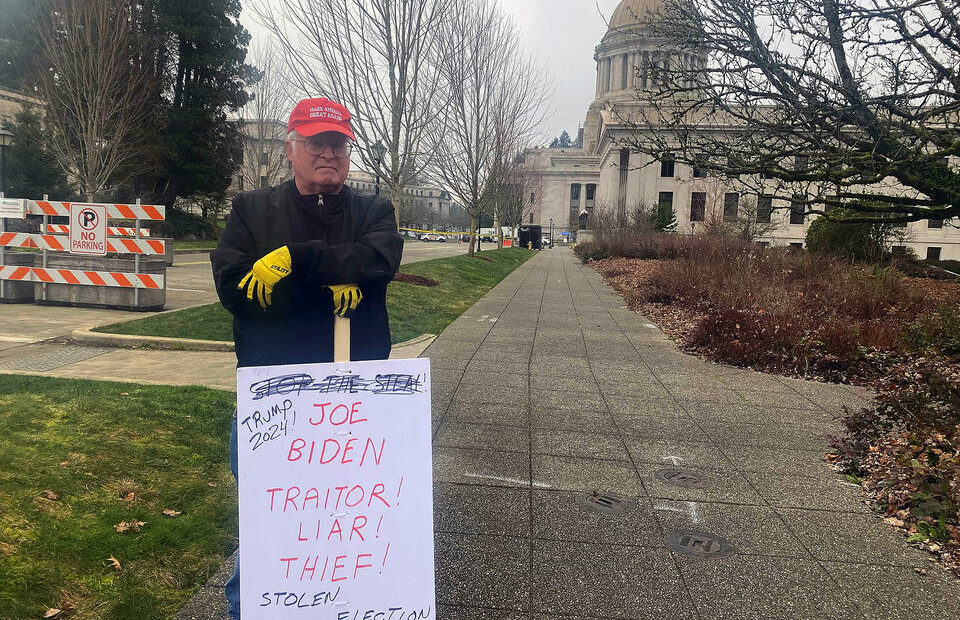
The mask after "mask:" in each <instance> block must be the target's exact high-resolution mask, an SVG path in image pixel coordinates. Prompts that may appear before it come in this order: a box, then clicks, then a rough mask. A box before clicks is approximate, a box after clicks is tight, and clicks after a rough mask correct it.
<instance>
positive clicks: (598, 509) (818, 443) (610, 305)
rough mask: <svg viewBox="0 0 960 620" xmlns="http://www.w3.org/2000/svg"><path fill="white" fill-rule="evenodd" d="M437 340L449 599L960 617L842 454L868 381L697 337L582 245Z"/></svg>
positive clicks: (561, 611)
mask: <svg viewBox="0 0 960 620" xmlns="http://www.w3.org/2000/svg"><path fill="white" fill-rule="evenodd" d="M425 355H426V356H428V357H430V358H431V360H432V366H433V384H434V386H440V387H435V389H437V393H436V394H435V398H434V416H435V421H434V425H435V430H436V434H435V441H434V443H435V449H434V476H435V485H436V486H435V502H436V529H437V535H436V557H437V571H438V574H437V593H438V603H439V604H440V605H441V606H440V614H439V615H440V617H441V618H456V619H464V620H472V619H474V618H501V619H506V620H517V619H520V618H524V619H528V618H529V619H532V620H542V619H544V618H549V617H563V618H568V619H569V618H580V617H582V618H597V617H602V618H658V619H660V618H702V619H714V618H716V619H719V618H731V619H732V618H757V619H760V618H763V619H771V618H785V619H787V618H788V619H806V618H897V619H903V618H917V619H918V620H920V619H930V618H943V619H945V618H960V587H958V585H957V583H956V582H955V581H953V580H952V579H950V578H949V577H948V576H947V574H946V572H945V571H943V570H940V569H939V568H937V567H935V566H933V565H931V563H930V562H929V560H928V559H927V556H926V555H925V554H923V553H921V552H919V551H915V550H913V549H911V548H908V547H907V546H906V545H905V544H904V541H903V537H902V536H901V535H900V534H899V533H897V532H896V531H894V530H893V529H892V528H890V527H889V526H887V525H885V524H884V523H882V522H881V521H880V519H879V517H877V516H874V515H873V514H871V513H870V512H869V511H868V509H867V507H866V506H865V505H864V504H863V502H862V500H861V497H860V491H859V489H858V488H857V487H856V486H854V485H851V484H849V483H846V482H845V481H844V480H843V479H842V478H841V477H840V476H838V475H837V474H835V473H834V472H833V471H831V470H830V469H829V467H827V466H826V465H825V464H824V461H823V454H824V451H825V447H826V441H827V439H826V436H827V434H828V433H830V432H832V431H835V430H836V425H835V423H834V422H833V421H832V420H833V414H834V413H836V412H837V411H838V409H839V407H840V406H841V405H843V404H849V405H852V406H857V405H862V404H864V403H865V401H864V400H863V397H864V396H865V394H864V393H862V392H858V391H857V390H854V389H850V388H846V387H843V386H835V385H824V384H817V383H810V382H804V381H795V380H790V379H785V378H779V377H774V376H769V375H763V374H758V373H753V372H746V371H742V370H737V369H732V368H726V367H722V366H717V365H713V364H709V363H706V362H703V361H701V360H698V359H695V358H692V357H689V356H686V355H683V354H681V353H679V352H678V351H677V350H676V348H675V346H674V345H673V344H672V343H671V342H669V341H668V340H667V339H666V338H665V337H664V336H663V335H662V334H661V333H660V332H659V331H658V330H657V329H656V328H655V327H653V326H652V325H650V324H649V323H648V321H647V319H645V318H644V317H643V316H640V315H637V314H635V313H633V312H631V311H629V310H626V309H625V308H624V307H623V303H622V300H621V299H620V297H619V296H618V295H616V294H615V293H614V292H613V291H612V290H611V289H610V288H608V287H607V286H605V285H604V283H603V282H602V280H601V278H600V277H599V276H598V275H597V274H596V272H594V271H593V270H592V269H590V268H587V267H583V266H581V265H580V264H579V263H578V262H577V261H576V260H575V258H574V256H573V255H572V253H570V252H569V251H565V250H553V251H550V252H544V253H542V254H541V255H540V256H538V257H537V258H536V259H534V260H532V261H530V262H529V263H528V264H527V265H526V266H524V267H523V268H522V269H520V270H518V271H516V272H515V273H514V274H512V275H511V276H510V277H509V278H507V279H506V280H505V281H504V282H503V283H502V284H501V285H500V286H498V287H497V288H496V289H494V290H493V291H491V292H490V294H488V295H487V296H486V297H484V298H483V299H482V300H481V301H480V302H479V303H478V304H477V305H476V306H474V307H473V308H472V309H471V310H470V311H469V312H468V313H467V314H466V315H464V316H463V317H461V318H460V319H459V320H458V321H456V322H455V323H454V324H452V325H451V326H450V327H449V328H448V329H447V330H446V331H445V332H444V333H443V334H442V335H441V337H440V338H439V339H438V340H437V341H436V342H435V343H434V344H433V345H432V346H431V347H430V348H429V349H428V350H427V351H426V353H425ZM594 494H597V495H599V497H593V495H594ZM917 569H919V570H917ZM922 571H925V574H921V573H922Z"/></svg>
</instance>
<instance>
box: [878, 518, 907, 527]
mask: <svg viewBox="0 0 960 620" xmlns="http://www.w3.org/2000/svg"><path fill="white" fill-rule="evenodd" d="M883 522H884V523H886V524H887V525H892V526H894V527H903V526H904V522H903V519H898V518H896V517H887V518H886V519H884V520H883Z"/></svg>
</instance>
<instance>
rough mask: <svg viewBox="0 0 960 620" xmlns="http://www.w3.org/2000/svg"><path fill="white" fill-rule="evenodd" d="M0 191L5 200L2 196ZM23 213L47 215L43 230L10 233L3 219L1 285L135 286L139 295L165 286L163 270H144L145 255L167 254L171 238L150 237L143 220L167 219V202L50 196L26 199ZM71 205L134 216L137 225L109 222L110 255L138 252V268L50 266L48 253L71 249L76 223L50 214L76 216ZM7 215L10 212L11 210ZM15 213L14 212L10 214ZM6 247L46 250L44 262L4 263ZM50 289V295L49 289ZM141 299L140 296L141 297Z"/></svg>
mask: <svg viewBox="0 0 960 620" xmlns="http://www.w3.org/2000/svg"><path fill="white" fill-rule="evenodd" d="M2 197H3V196H2V194H0V198H2ZM20 202H21V203H22V212H23V214H24V216H26V215H37V216H41V217H42V218H43V223H42V225H41V228H40V230H41V231H43V232H41V233H22V232H4V231H3V228H2V220H0V285H2V282H3V281H8V280H9V281H19V282H39V283H43V284H68V285H80V286H109V287H120V288H131V289H134V294H135V295H137V293H139V290H140V289H165V288H166V279H165V277H164V275H161V274H155V273H151V274H145V273H140V257H141V256H151V255H161V256H162V255H164V254H165V252H166V242H165V241H162V240H160V239H149V238H145V237H146V236H147V235H149V232H150V231H149V229H147V228H142V227H141V225H140V223H141V221H142V220H148V221H159V220H163V219H165V218H166V207H164V206H162V205H142V204H139V203H137V204H132V205H131V204H90V203H70V202H57V201H50V200H46V199H44V200H22V201H20ZM71 204H83V205H84V206H92V207H97V208H103V209H104V212H105V213H106V217H107V219H108V220H110V219H122V220H133V221H134V222H135V224H134V226H133V227H126V226H108V227H107V239H106V244H105V245H106V252H107V254H132V255H133V256H134V259H135V260H134V270H133V272H116V271H106V270H89V269H59V268H50V267H49V266H48V264H47V253H48V252H70V237H69V234H70V227H69V226H67V225H65V224H50V223H49V222H48V218H50V217H55V216H60V217H70V207H71ZM5 215H6V214H5ZM6 216H7V217H9V215H6ZM5 248H33V249H39V250H41V251H42V257H41V260H39V261H37V262H38V263H40V264H39V265H38V266H32V267H27V266H13V265H6V264H4V249H5ZM45 288H46V287H44V299H45V297H46V291H45ZM137 297H139V296H138V295H137Z"/></svg>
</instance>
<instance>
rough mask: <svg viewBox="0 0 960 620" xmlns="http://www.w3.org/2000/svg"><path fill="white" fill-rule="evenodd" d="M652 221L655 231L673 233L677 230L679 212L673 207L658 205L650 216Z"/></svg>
mask: <svg viewBox="0 0 960 620" xmlns="http://www.w3.org/2000/svg"><path fill="white" fill-rule="evenodd" d="M650 220H651V223H652V224H653V227H654V229H655V230H658V231H661V232H673V231H675V230H676V229H677V212H676V211H674V210H673V207H672V206H668V205H658V206H657V208H656V209H654V210H653V212H652V213H651V214H650Z"/></svg>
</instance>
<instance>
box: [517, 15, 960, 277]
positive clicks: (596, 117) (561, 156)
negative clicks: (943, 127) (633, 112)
mask: <svg viewBox="0 0 960 620" xmlns="http://www.w3.org/2000/svg"><path fill="white" fill-rule="evenodd" d="M660 6H662V5H661V0H622V2H621V3H620V5H619V6H618V7H617V8H616V10H615V11H614V12H613V15H612V16H611V18H610V24H609V29H608V31H607V33H606V35H604V37H603V39H602V40H601V42H600V44H599V45H598V46H597V48H596V53H595V55H594V59H595V60H596V61H597V83H596V97H595V99H594V101H593V103H591V104H590V107H589V108H588V109H587V114H586V119H585V121H584V124H583V129H582V130H581V131H580V134H579V136H578V137H577V141H576V144H575V148H568V149H550V148H539V149H529V150H527V151H526V152H525V153H524V177H525V183H526V185H527V192H526V193H527V194H528V196H527V200H529V203H528V205H527V215H526V222H525V223H529V224H539V225H540V226H542V227H543V231H544V235H549V228H550V223H549V222H550V220H551V219H552V220H553V236H554V239H555V240H557V241H559V240H561V239H562V236H561V235H562V233H564V232H569V233H575V232H576V230H577V222H578V216H579V214H580V213H581V212H583V211H587V212H588V213H591V212H593V210H594V209H595V208H603V209H616V208H617V206H618V205H619V206H625V207H626V208H627V209H628V210H629V209H630V208H631V207H635V206H637V205H641V204H642V205H669V206H672V207H673V209H674V211H675V212H676V215H677V228H676V230H677V231H678V232H680V233H686V234H691V233H696V232H697V230H698V228H701V229H702V227H703V226H704V225H705V222H707V221H709V220H710V219H711V218H720V219H723V218H730V217H738V216H739V217H748V216H749V217H756V216H757V215H758V213H757V211H758V209H759V211H760V212H763V207H764V205H762V204H761V205H759V206H758V205H757V204H756V203H757V199H756V197H755V196H754V197H752V198H750V197H748V194H747V192H745V191H744V192H743V193H742V194H741V193H739V192H738V191H737V188H736V181H731V180H727V179H716V178H707V177H705V176H704V175H702V174H700V173H699V171H694V170H692V169H691V168H690V167H689V166H686V165H683V164H680V163H674V162H672V161H660V162H655V161H651V160H649V159H648V158H647V156H646V155H644V154H641V153H637V152H633V151H631V150H630V149H629V148H624V147H623V146H622V144H623V141H624V140H625V139H626V138H627V137H628V136H629V134H630V132H631V131H632V130H631V129H630V128H629V127H627V126H625V125H624V124H623V123H622V122H621V120H620V117H629V116H630V113H629V110H630V108H631V107H634V108H636V107H638V106H641V105H643V101H642V93H643V91H644V90H645V89H647V88H652V85H651V83H650V82H651V81H652V80H653V79H654V77H653V73H654V71H655V67H656V65H657V63H658V62H660V61H661V58H662V57H663V55H665V53H666V52H665V50H669V42H665V41H663V40H662V39H658V38H656V37H654V36H651V35H650V34H649V33H646V32H644V28H643V27H642V26H641V24H640V23H639V22H638V20H637V16H643V15H646V14H648V13H650V12H651V11H655V10H657V9H658V8H659V7H660ZM675 55H676V54H674V56H675ZM683 62H685V63H692V62H696V59H695V58H693V57H692V56H687V57H685V58H683ZM612 106H616V107H617V109H618V110H619V112H620V114H619V115H617V114H614V112H613V110H612V109H611V108H612ZM953 159H954V160H956V159H957V158H953ZM952 163H957V162H956V161H954V162H952ZM751 201H752V204H751ZM773 207H774V208H776V209H777V210H775V211H773V213H772V214H770V217H771V218H772V224H774V225H775V228H774V229H773V230H771V231H769V232H768V233H767V234H765V235H762V236H761V237H760V238H759V241H760V242H761V243H766V244H770V245H773V246H784V245H794V246H802V245H803V244H804V241H805V237H806V230H807V226H808V225H809V223H810V221H811V217H810V216H806V215H805V214H804V213H803V211H802V209H801V210H791V208H790V205H789V204H776V203H775V204H773ZM761 217H762V216H761ZM951 224H952V225H951ZM957 226H960V222H958V220H957V218H954V220H952V222H940V221H930V222H928V221H920V222H912V223H910V224H908V225H907V226H906V227H905V229H904V231H903V233H904V234H903V238H904V241H903V244H904V245H906V246H907V247H909V248H911V249H912V250H913V251H914V252H916V254H917V256H918V257H920V258H930V259H942V260H960V228H958V227H957Z"/></svg>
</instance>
